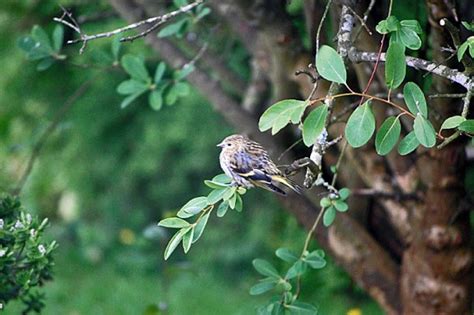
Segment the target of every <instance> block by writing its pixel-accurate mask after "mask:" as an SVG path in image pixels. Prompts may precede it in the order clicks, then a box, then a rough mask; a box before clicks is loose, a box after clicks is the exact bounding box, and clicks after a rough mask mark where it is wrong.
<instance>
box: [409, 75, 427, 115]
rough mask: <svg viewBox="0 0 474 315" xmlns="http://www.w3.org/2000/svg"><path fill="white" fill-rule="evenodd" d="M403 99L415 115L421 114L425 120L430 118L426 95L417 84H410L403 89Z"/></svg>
mask: <svg viewBox="0 0 474 315" xmlns="http://www.w3.org/2000/svg"><path fill="white" fill-rule="evenodd" d="M403 98H404V99H405V103H406V104H407V107H408V109H409V110H410V112H411V113H412V114H413V115H416V114H417V113H421V115H423V117H424V118H428V106H427V105H426V99H425V94H423V91H422V90H421V89H420V87H419V86H418V85H416V83H413V82H408V83H407V84H405V86H404V87H403Z"/></svg>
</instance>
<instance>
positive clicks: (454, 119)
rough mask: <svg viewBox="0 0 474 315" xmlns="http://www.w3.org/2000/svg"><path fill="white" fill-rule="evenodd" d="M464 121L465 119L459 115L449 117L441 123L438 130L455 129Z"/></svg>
mask: <svg viewBox="0 0 474 315" xmlns="http://www.w3.org/2000/svg"><path fill="white" fill-rule="evenodd" d="M465 120H466V118H464V117H462V116H459V115H457V116H451V117H449V118H447V119H446V120H445V121H444V122H443V124H442V125H441V129H440V130H443V129H453V128H457V127H458V126H459V125H460V124H461V123H462V122H463V121H465Z"/></svg>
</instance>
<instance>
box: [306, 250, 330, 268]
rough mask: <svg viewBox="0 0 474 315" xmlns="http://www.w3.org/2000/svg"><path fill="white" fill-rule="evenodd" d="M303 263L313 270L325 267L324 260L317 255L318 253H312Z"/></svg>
mask: <svg viewBox="0 0 474 315" xmlns="http://www.w3.org/2000/svg"><path fill="white" fill-rule="evenodd" d="M304 261H305V262H306V263H307V264H308V265H309V266H310V267H311V268H313V269H321V268H324V267H325V266H326V260H325V259H324V257H322V256H321V255H319V251H313V252H311V253H310V254H309V255H307V256H306V257H305V258H304Z"/></svg>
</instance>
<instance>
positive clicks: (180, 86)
mask: <svg viewBox="0 0 474 315" xmlns="http://www.w3.org/2000/svg"><path fill="white" fill-rule="evenodd" d="M173 89H174V90H176V94H177V95H178V96H186V95H188V94H189V91H190V87H189V84H188V83H186V82H176V83H175V84H174V86H173Z"/></svg>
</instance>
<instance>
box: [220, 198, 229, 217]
mask: <svg viewBox="0 0 474 315" xmlns="http://www.w3.org/2000/svg"><path fill="white" fill-rule="evenodd" d="M227 210H229V202H228V201H223V202H221V204H220V205H219V207H218V208H217V216H218V217H219V218H222V217H223V216H225V214H226V213H227Z"/></svg>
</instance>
